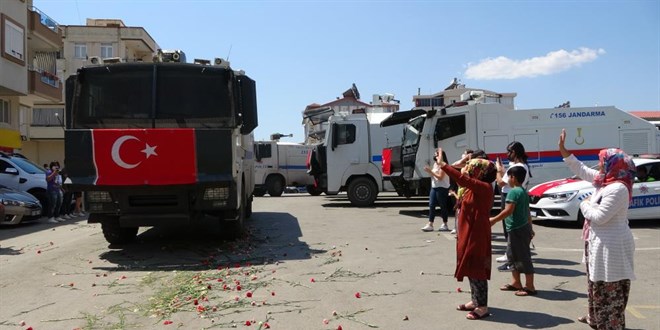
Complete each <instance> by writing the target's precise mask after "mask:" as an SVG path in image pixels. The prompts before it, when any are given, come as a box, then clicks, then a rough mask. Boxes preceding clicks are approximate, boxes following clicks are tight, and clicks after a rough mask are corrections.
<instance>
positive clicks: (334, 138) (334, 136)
mask: <svg viewBox="0 0 660 330" xmlns="http://www.w3.org/2000/svg"><path fill="white" fill-rule="evenodd" d="M338 131H339V125H337V123H333V124H332V134H331V135H330V147H331V149H332V151H335V148H337V140H338V133H337V132H338Z"/></svg>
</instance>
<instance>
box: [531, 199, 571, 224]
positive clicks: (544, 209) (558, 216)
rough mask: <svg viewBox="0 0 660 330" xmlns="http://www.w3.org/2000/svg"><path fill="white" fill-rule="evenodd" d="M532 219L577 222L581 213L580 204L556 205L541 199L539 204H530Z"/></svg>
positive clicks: (548, 200)
mask: <svg viewBox="0 0 660 330" xmlns="http://www.w3.org/2000/svg"><path fill="white" fill-rule="evenodd" d="M529 211H530V212H531V213H532V218H534V219H539V220H557V221H577V220H578V214H579V213H580V204H579V203H571V202H568V203H555V202H552V201H550V199H549V198H541V199H540V200H539V201H538V202H537V203H535V204H532V203H530V204H529Z"/></svg>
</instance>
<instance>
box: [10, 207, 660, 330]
mask: <svg viewBox="0 0 660 330" xmlns="http://www.w3.org/2000/svg"><path fill="white" fill-rule="evenodd" d="M427 203H428V202H427V200H426V199H425V198H415V199H404V198H400V197H397V196H396V195H394V194H382V195H381V196H379V198H378V200H377V201H376V205H375V206H374V207H369V208H354V207H351V206H350V203H349V202H348V201H347V199H346V196H345V195H344V194H340V195H337V196H324V195H322V196H316V197H314V196H310V195H307V194H285V195H283V196H282V197H268V196H266V197H260V198H255V201H254V204H253V210H254V213H253V217H252V219H250V220H249V221H248V229H249V233H248V235H247V236H246V238H245V239H242V240H238V241H224V240H222V239H221V238H220V237H221V236H222V235H221V234H222V233H221V228H220V227H219V226H217V224H216V223H215V221H213V220H212V219H207V220H208V223H206V224H204V225H200V226H195V227H189V228H143V229H141V230H140V234H139V235H138V240H137V241H136V242H135V243H132V244H129V245H126V246H123V247H119V248H118V247H109V246H108V244H107V243H106V242H105V240H104V239H103V235H102V234H101V230H100V226H99V225H96V224H93V225H89V224H87V223H86V222H85V221H84V220H83V219H77V220H71V221H68V222H65V223H62V224H56V225H53V224H46V223H34V224H27V225H23V226H18V227H11V228H6V227H1V228H0V328H7V329H25V328H27V327H28V326H32V327H33V328H34V329H75V328H80V329H110V328H112V329H137V328H140V329H145V328H146V329H152V328H163V329H168V328H180V329H200V328H202V329H205V328H206V329H216V328H217V329H223V328H243V329H251V328H253V329H265V328H270V329H301V330H302V329H305V330H306V329H338V328H339V326H341V328H342V329H346V330H347V329H373V328H379V329H473V328H479V329H515V328H527V329H547V328H552V329H588V327H587V326H586V325H584V324H581V323H578V322H577V320H576V319H577V317H579V316H581V315H583V314H585V313H586V305H587V298H586V275H585V271H584V265H583V264H581V252H582V242H581V241H580V233H581V230H580V228H577V227H575V226H574V225H572V224H565V223H553V222H545V221H544V222H535V232H536V237H535V238H534V241H533V243H534V247H535V248H534V250H533V253H534V255H533V258H534V259H533V260H534V265H535V268H536V288H537V290H538V295H537V296H533V297H517V296H514V294H513V292H504V291H500V290H499V289H498V288H499V287H500V286H501V285H503V284H506V283H507V282H508V281H509V279H510V273H507V272H498V271H497V270H495V268H496V267H497V266H498V265H499V264H498V263H496V262H495V257H497V256H499V255H501V253H503V251H504V247H505V241H504V237H503V236H502V233H501V225H496V226H494V227H493V237H492V238H493V253H494V257H493V264H492V266H493V273H492V277H491V281H489V308H490V313H491V316H490V317H488V318H486V319H484V320H477V321H471V320H467V319H466V318H465V315H466V312H460V311H457V310H456V306H457V305H458V304H462V303H466V302H467V301H469V299H470V294H469V289H470V288H469V284H468V282H467V279H466V281H465V282H457V281H456V279H455V278H454V277H453V273H454V267H455V259H456V254H455V244H456V240H455V238H454V236H453V235H451V234H450V233H448V232H437V231H436V232H422V231H421V230H420V228H421V227H422V226H423V225H424V224H425V223H426V216H427ZM436 219H438V218H436ZM449 224H450V228H453V218H450V221H449ZM632 228H633V234H634V236H635V243H636V246H637V249H636V253H635V257H636V260H635V267H636V274H637V280H635V281H633V282H632V291H631V295H630V301H629V303H628V308H627V313H626V317H627V319H626V320H627V324H626V325H627V329H660V313H658V310H659V309H660V288H659V287H658V278H659V277H660V275H659V274H660V232H659V231H658V229H659V228H660V220H652V221H642V222H635V223H633V224H632ZM459 234H460V233H459ZM23 322H24V324H25V325H24V326H21V324H23ZM266 324H267V326H266Z"/></svg>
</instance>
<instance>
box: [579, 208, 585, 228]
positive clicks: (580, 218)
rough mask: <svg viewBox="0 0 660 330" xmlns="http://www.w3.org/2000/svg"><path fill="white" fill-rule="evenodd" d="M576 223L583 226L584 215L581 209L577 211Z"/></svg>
mask: <svg viewBox="0 0 660 330" xmlns="http://www.w3.org/2000/svg"><path fill="white" fill-rule="evenodd" d="M577 225H578V227H580V228H582V227H584V215H582V211H578V218H577Z"/></svg>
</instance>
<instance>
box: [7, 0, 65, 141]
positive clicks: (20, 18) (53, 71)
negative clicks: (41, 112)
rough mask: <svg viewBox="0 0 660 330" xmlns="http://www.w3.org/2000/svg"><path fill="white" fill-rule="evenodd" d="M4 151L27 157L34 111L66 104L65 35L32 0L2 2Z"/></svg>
mask: <svg viewBox="0 0 660 330" xmlns="http://www.w3.org/2000/svg"><path fill="white" fill-rule="evenodd" d="M0 26H1V27H0V39H1V40H0V44H1V46H0V52H1V54H0V150H3V151H8V152H22V151H23V150H24V148H25V146H26V141H28V140H29V138H30V137H29V133H28V132H29V127H28V126H29V124H30V117H31V111H32V109H33V108H34V107H35V106H39V105H40V104H44V103H55V102H62V95H63V94H62V89H63V84H62V81H61V79H60V77H58V74H57V58H58V56H59V54H60V50H61V49H62V31H61V29H60V27H59V25H58V24H57V22H56V21H54V20H53V19H52V18H50V17H49V16H48V15H46V14H45V13H43V12H41V11H40V10H39V9H38V8H36V7H34V6H33V5H32V1H31V0H27V1H25V0H3V1H0Z"/></svg>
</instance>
